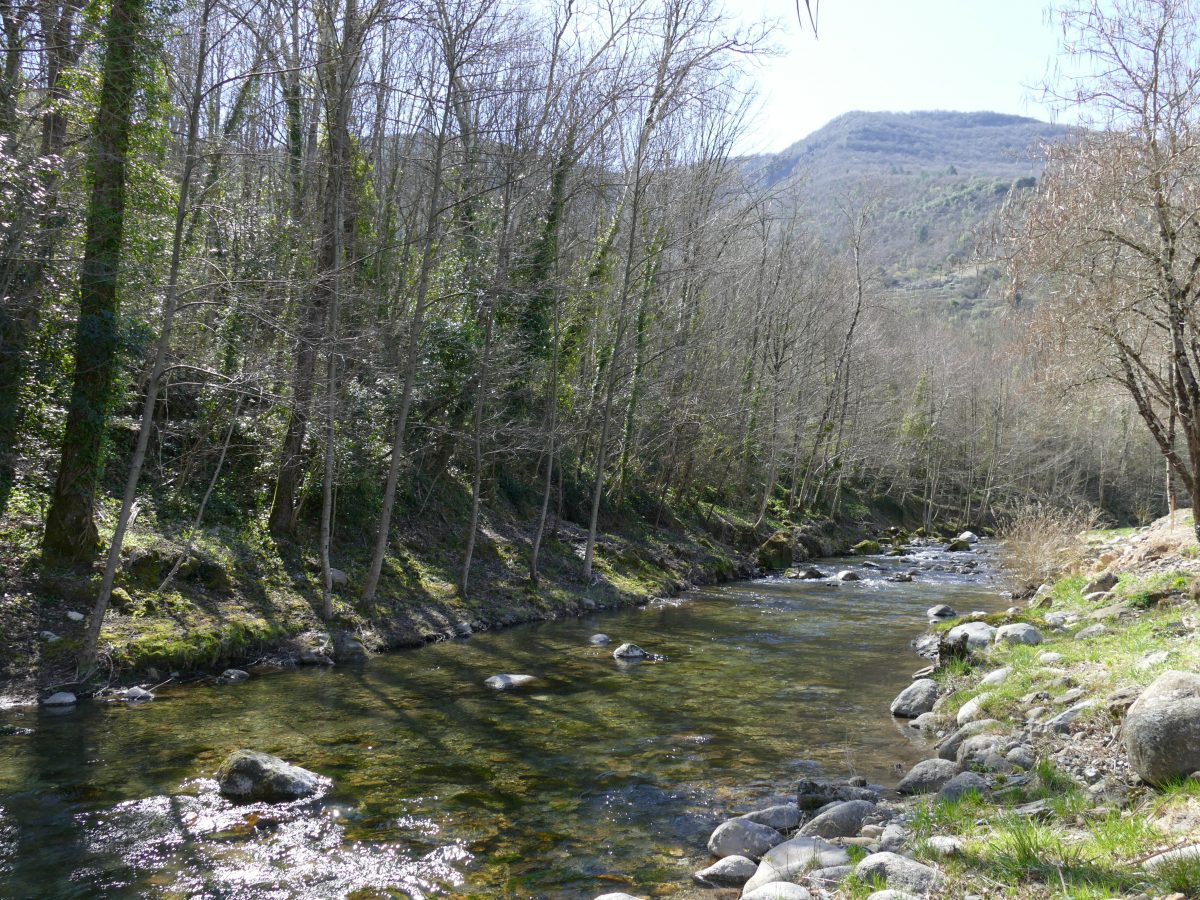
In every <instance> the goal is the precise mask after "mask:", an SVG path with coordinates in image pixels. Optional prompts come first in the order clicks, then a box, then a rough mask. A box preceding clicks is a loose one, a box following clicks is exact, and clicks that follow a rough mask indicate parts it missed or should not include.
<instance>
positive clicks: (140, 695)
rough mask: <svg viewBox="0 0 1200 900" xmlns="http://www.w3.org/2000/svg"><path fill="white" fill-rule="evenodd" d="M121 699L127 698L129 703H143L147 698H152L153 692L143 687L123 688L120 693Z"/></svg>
mask: <svg viewBox="0 0 1200 900" xmlns="http://www.w3.org/2000/svg"><path fill="white" fill-rule="evenodd" d="M121 699H122V700H127V701H129V702H130V703H145V702H146V701H147V700H153V699H154V694H153V693H151V692H150V691H148V690H146V689H145V688H143V687H136V686H135V687H130V688H125V690H124V691H123V692H122V694H121Z"/></svg>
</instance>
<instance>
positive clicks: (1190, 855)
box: [1142, 844, 1200, 872]
mask: <svg viewBox="0 0 1200 900" xmlns="http://www.w3.org/2000/svg"><path fill="white" fill-rule="evenodd" d="M1197 859H1200V844H1191V845H1189V846H1187V847H1179V848H1177V849H1175V850H1168V851H1167V852H1166V853H1159V854H1157V855H1156V856H1152V857H1150V858H1149V859H1148V860H1146V861H1145V862H1144V863H1142V868H1143V869H1144V870H1145V871H1146V872H1154V871H1156V870H1157V869H1161V868H1162V867H1163V866H1170V865H1172V864H1176V863H1182V862H1188V861H1189V860H1197Z"/></svg>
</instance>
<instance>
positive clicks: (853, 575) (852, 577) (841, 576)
mask: <svg viewBox="0 0 1200 900" xmlns="http://www.w3.org/2000/svg"><path fill="white" fill-rule="evenodd" d="M834 578H835V579H836V580H837V581H861V580H862V579H861V578H860V577H859V575H858V573H857V572H851V571H850V570H849V569H843V570H842V571H841V572H838V573H837V575H835V576H834Z"/></svg>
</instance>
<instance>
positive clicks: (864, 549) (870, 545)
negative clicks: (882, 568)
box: [850, 538, 883, 556]
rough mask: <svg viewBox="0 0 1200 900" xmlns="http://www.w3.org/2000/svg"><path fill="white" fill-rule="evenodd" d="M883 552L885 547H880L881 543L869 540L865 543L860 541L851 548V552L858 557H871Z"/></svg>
mask: <svg viewBox="0 0 1200 900" xmlns="http://www.w3.org/2000/svg"><path fill="white" fill-rule="evenodd" d="M882 550H883V547H881V546H880V545H879V541H873V540H871V539H869V538H868V539H867V540H865V541H859V542H858V543H857V544H855V545H854V546H853V547H851V548H850V552H851V553H854V554H855V555H856V556H870V555H871V554H872V553H879V552H880V551H882Z"/></svg>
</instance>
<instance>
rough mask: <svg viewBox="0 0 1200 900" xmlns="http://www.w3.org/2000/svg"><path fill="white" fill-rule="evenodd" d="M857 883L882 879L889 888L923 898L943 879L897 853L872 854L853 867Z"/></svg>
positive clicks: (931, 870) (935, 871) (938, 874)
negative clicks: (909, 892)
mask: <svg viewBox="0 0 1200 900" xmlns="http://www.w3.org/2000/svg"><path fill="white" fill-rule="evenodd" d="M854 876H855V878H857V879H858V880H859V881H862V882H867V883H870V882H871V881H873V880H875V879H882V880H883V881H884V883H886V884H887V886H888V887H889V888H893V889H898V890H904V891H911V892H912V893H914V894H917V895H920V896H923V895H926V894H929V893H932V892H933V891H936V890H937V889H938V888H940V887H941V886H942V884H943V883H944V881H945V878H943V877H942V875H941V874H940V873H939V872H938V871H937V870H936V869H932V868H930V867H929V866H926V865H923V864H922V863H919V862H916V861H915V860H911V859H909V858H908V857H906V856H900V855H899V854H898V853H887V852H884V853H872V854H871V855H870V856H868V857H866V858H865V859H863V860H862V861H861V862H859V864H858V865H857V866H855V867H854Z"/></svg>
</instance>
